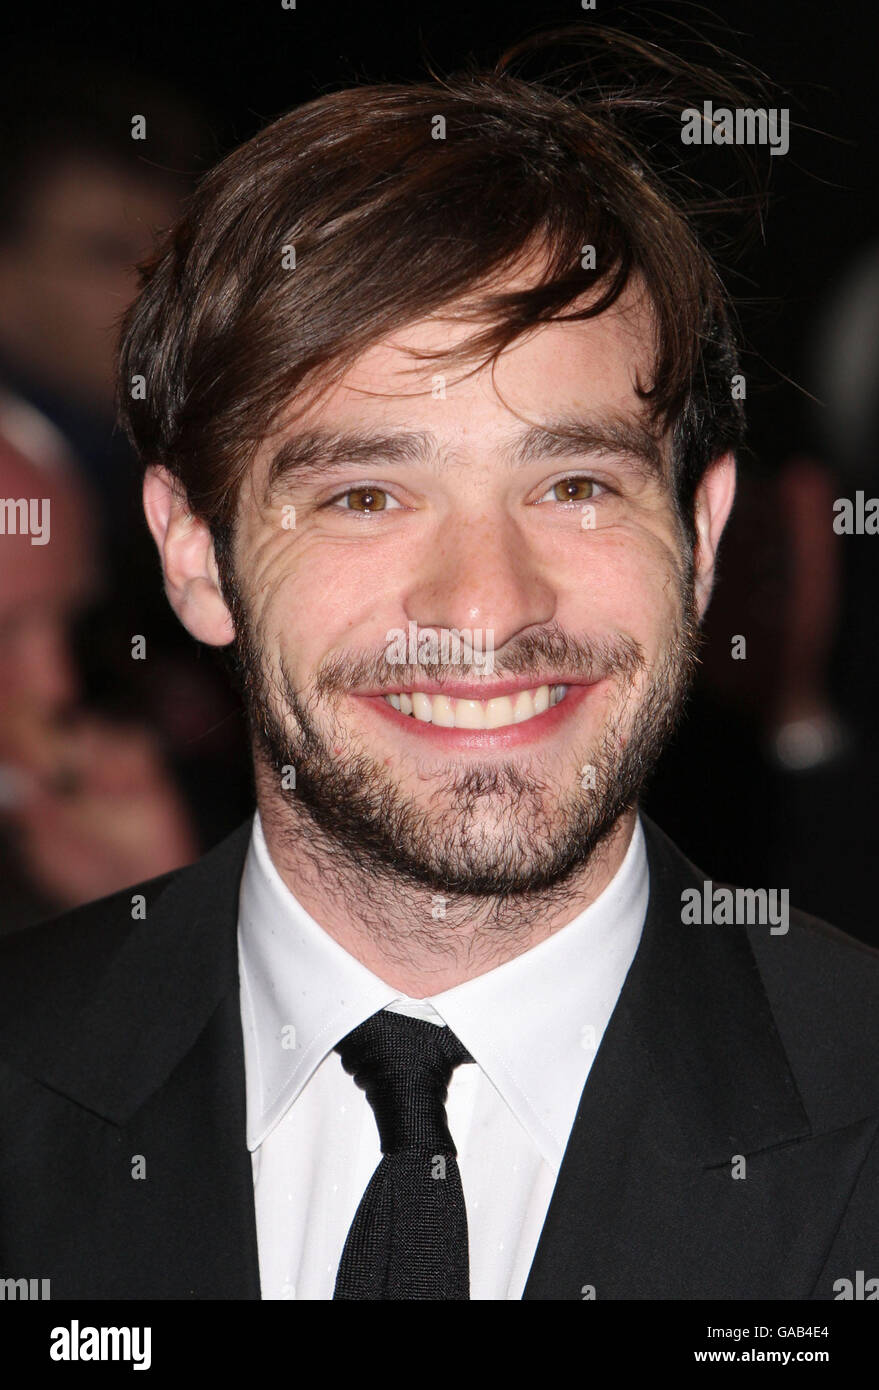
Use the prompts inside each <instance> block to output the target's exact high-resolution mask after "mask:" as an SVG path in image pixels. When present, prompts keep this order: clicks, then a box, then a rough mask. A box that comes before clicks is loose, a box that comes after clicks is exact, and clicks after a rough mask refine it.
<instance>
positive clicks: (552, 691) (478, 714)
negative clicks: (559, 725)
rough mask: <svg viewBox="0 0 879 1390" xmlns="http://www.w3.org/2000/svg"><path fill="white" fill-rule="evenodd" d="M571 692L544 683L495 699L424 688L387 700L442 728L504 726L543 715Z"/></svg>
mask: <svg viewBox="0 0 879 1390" xmlns="http://www.w3.org/2000/svg"><path fill="white" fill-rule="evenodd" d="M567 693H568V687H567V686H566V685H552V686H549V685H540V686H537V687H536V688H535V689H534V690H520V691H518V693H517V694H516V695H515V696H512V695H496V696H495V697H494V699H491V700H454V699H452V698H451V697H450V696H448V695H426V694H425V693H424V691H423V690H414V691H412V693H411V694H409V693H407V692H406V691H404V690H401V691H400V693H399V694H394V695H386V696H385V699H386V700H387V701H388V703H389V704H391V705H393V707H394V709H396V710H399V711H400V713H401V714H408V715H411V716H412V717H413V718H415V719H418V720H420V721H421V723H422V724H436V725H437V726H438V727H439V728H442V729H502V728H504V727H506V725H508V724H522V723H524V721H525V720H526V719H533V718H534V716H535V715H536V714H543V712H544V711H545V710H548V709H550V708H552V706H553V705H557V704H558V703H559V701H561V700H563V699H564V698H565V696H566V695H567Z"/></svg>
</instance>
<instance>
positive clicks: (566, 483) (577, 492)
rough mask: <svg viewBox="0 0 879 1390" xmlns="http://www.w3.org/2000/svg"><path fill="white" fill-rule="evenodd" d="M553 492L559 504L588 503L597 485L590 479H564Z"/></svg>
mask: <svg viewBox="0 0 879 1390" xmlns="http://www.w3.org/2000/svg"><path fill="white" fill-rule="evenodd" d="M552 491H553V495H554V497H555V500H556V501H557V502H588V501H589V499H590V497H592V495H593V493H594V491H595V484H594V483H593V482H592V481H591V479H589V478H563V479H562V481H561V482H560V483H556V484H555V486H554V487H553V490H552Z"/></svg>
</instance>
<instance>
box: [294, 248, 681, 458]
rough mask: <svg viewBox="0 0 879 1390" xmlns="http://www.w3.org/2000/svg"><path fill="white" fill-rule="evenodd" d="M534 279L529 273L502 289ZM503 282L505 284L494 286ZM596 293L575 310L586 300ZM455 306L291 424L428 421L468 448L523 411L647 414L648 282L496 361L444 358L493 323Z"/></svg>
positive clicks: (388, 344)
mask: <svg viewBox="0 0 879 1390" xmlns="http://www.w3.org/2000/svg"><path fill="white" fill-rule="evenodd" d="M527 283H529V281H528V278H527V275H523V274H521V273H520V275H518V276H511V277H509V278H508V279H505V280H500V281H498V282H497V285H496V288H497V289H498V290H512V289H517V288H520V287H522V286H523V285H524V284H527ZM493 288H495V287H493ZM588 303H589V300H588V299H584V300H582V301H579V302H575V303H574V304H572V305H571V306H570V307H569V309H568V310H567V312H572V311H576V310H577V309H580V308H583V307H586V306H587V305H588ZM463 307H464V306H462V305H452V306H449V307H447V308H444V309H442V310H439V311H437V313H435V314H432V315H431V316H429V317H427V318H425V319H422V320H419V321H418V322H416V323H412V324H410V325H408V326H407V327H406V328H404V329H400V330H398V331H397V332H396V333H393V334H391V335H389V336H388V337H386V338H384V339H382V340H381V341H379V342H376V343H374V344H373V345H371V346H370V347H369V348H367V349H366V350H365V351H364V352H363V353H362V354H361V355H360V357H358V358H357V360H356V361H355V362H354V363H353V365H352V366H351V367H349V369H348V370H347V371H346V372H345V374H344V376H342V377H341V379H340V380H338V381H337V382H336V383H335V384H334V385H332V386H331V387H330V388H328V389H326V390H325V391H324V392H323V393H322V394H321V395H320V396H319V397H318V398H317V399H316V400H315V401H314V403H313V404H311V405H310V406H309V407H308V408H307V409H305V410H303V409H302V408H301V407H299V408H297V409H296V412H295V416H294V423H293V424H292V425H290V427H289V431H286V430H285V429H284V427H283V426H282V431H281V432H282V434H283V433H286V432H291V431H293V432H298V431H300V430H302V429H304V428H307V427H308V426H311V425H326V426H332V427H334V428H344V427H346V426H352V427H355V426H358V425H359V426H363V425H378V424H382V425H390V426H393V425H395V424H400V425H402V424H404V423H406V424H410V425H411V424H416V423H417V424H418V425H420V426H422V427H423V428H425V429H430V430H432V431H434V432H435V433H436V434H437V435H438V436H442V437H443V438H444V439H445V440H446V442H447V443H448V444H450V445H451V444H452V443H453V442H455V441H456V442H457V443H459V444H460V445H461V446H462V447H465V446H466V444H467V441H468V439H473V438H477V437H478V438H479V439H480V440H481V442H483V443H484V442H485V440H486V435H487V434H488V433H489V432H491V433H498V434H509V433H511V431H512V428H513V426H516V425H517V424H518V423H520V420H519V419H517V416H519V417H525V418H526V419H529V420H535V421H536V420H540V419H541V418H542V417H545V416H548V415H564V414H571V415H573V414H575V413H576V414H578V415H581V416H582V415H583V414H591V413H594V414H595V415H596V416H598V415H602V416H606V417H607V416H613V417H616V418H620V419H626V418H630V419H632V420H633V421H641V420H643V418H644V414H645V411H644V405H643V402H642V401H641V400H640V398H639V397H638V395H637V392H636V386H637V385H639V384H640V385H641V386H642V387H645V386H649V385H650V384H651V369H652V364H653V359H654V353H655V337H654V334H655V319H654V315H653V311H652V308H651V305H650V302H649V299H648V297H647V295H646V292H645V291H644V288H643V285H642V284H641V283H640V282H639V281H638V280H637V279H634V278H633V279H632V280H631V281H630V282H629V284H628V285H627V286H626V289H625V290H624V291H623V293H622V295H621V296H620V298H619V300H618V301H617V303H616V304H615V305H613V306H612V307H611V308H610V309H608V310H606V311H605V312H604V313H603V314H601V315H599V316H598V317H596V318H594V319H586V320H581V321H578V322H573V323H570V322H569V323H559V322H551V323H547V324H543V325H540V326H539V327H538V328H536V329H533V330H531V331H530V332H529V333H527V334H526V335H523V336H522V337H521V338H518V339H516V340H515V341H514V342H513V343H512V344H511V345H510V346H509V347H508V348H506V349H505V350H504V352H503V353H502V354H501V355H500V357H499V359H498V361H497V362H496V363H495V364H494V367H493V368H492V366H491V364H487V365H479V364H476V363H473V362H471V363H469V364H465V365H463V366H462V365H460V364H458V365H456V366H450V365H449V364H448V363H446V362H444V361H443V360H442V358H441V357H440V356H439V354H440V353H442V352H444V351H447V350H448V349H450V348H453V347H457V346H458V345H460V344H462V343H463V342H464V341H465V340H466V339H468V338H470V337H472V336H473V335H474V334H475V333H477V332H479V331H481V330H482V329H483V328H484V327H485V326H486V324H485V321H484V320H473V319H472V318H471V319H470V320H469V321H467V322H461V321H460V320H459V319H456V318H455V315H456V314H459V313H460V312H461V310H462V308H463Z"/></svg>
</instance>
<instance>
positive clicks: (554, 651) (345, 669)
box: [312, 625, 646, 699]
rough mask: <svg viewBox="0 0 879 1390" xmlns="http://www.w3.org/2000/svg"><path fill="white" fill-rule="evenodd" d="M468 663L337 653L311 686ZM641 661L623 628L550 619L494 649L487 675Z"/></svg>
mask: <svg viewBox="0 0 879 1390" xmlns="http://www.w3.org/2000/svg"><path fill="white" fill-rule="evenodd" d="M435 630H436V631H437V632H440V631H441V630H442V629H439V628H437V629H435ZM474 665H475V663H474ZM470 666H471V663H461V664H460V665H456V666H454V667H452V666H451V665H450V663H448V662H441V661H439V662H438V661H425V662H419V663H418V664H417V665H411V664H409V665H407V664H403V663H395V664H394V665H390V664H389V663H388V661H387V660H386V657H385V653H384V651H382V652H381V653H377V654H376V655H375V656H367V655H352V656H348V655H347V654H344V653H337V654H336V655H334V656H332V657H330V658H328V659H327V660H326V661H324V662H323V663H322V664H321V666H320V667H319V668H318V670H317V672H316V673H315V676H314V679H313V682H312V688H313V691H314V693H315V695H316V696H317V697H318V698H319V699H322V698H325V697H328V696H333V695H341V694H344V693H345V692H346V691H348V690H352V689H357V688H360V687H362V686H368V687H380V686H382V685H384V684H386V683H388V682H389V680H390V678H391V676H393V683H394V684H396V685H401V684H402V685H405V684H407V683H412V684H414V683H415V682H416V681H417V680H425V679H426V680H430V681H435V682H437V684H441V683H442V680H443V677H444V676H448V675H449V673H450V671H460V670H461V669H468V670H469V669H470ZM645 666H646V658H645V655H644V649H643V647H642V646H641V644H640V642H637V641H636V640H635V639H634V638H633V637H629V636H626V635H624V634H622V633H618V634H615V635H613V636H611V637H597V638H589V637H573V636H572V635H571V634H570V633H566V632H564V631H563V630H562V629H561V628H560V627H558V626H557V625H553V626H550V627H547V628H543V629H541V630H540V631H539V632H534V633H523V634H522V635H521V636H520V637H517V638H515V639H514V640H513V641H512V642H510V643H509V644H508V646H507V647H506V648H505V649H504V650H503V651H501V652H498V651H497V650H495V652H494V658H493V664H492V679H493V680H494V681H498V680H499V679H502V678H503V677H505V676H530V675H533V676H535V678H537V677H538V676H542V675H544V673H547V672H551V673H552V676H553V679H554V680H556V681H558V682H559V683H563V684H578V683H581V684H589V683H591V682H593V681H596V680H601V679H603V678H605V677H607V676H610V675H619V676H622V677H624V678H631V677H633V676H634V675H635V674H636V673H637V672H638V671H639V670H641V669H643V668H644V667H645Z"/></svg>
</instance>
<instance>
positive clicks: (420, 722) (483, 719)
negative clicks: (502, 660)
mask: <svg viewBox="0 0 879 1390" xmlns="http://www.w3.org/2000/svg"><path fill="white" fill-rule="evenodd" d="M601 684H603V680H597V681H593V682H591V683H590V684H588V685H574V684H570V683H569V684H562V683H561V682H554V683H549V682H545V683H543V684H540V685H534V686H521V685H518V684H517V683H515V682H509V683H507V685H506V686H503V685H501V684H500V683H498V685H497V686H496V687H495V689H494V693H492V694H491V695H488V696H486V695H478V694H477V693H476V690H478V689H479V687H478V686H476V687H474V686H468V687H466V688H464V689H463V690H461V688H460V687H458V688H457V689H458V693H453V694H450V693H448V692H449V691H450V690H454V689H455V687H450V686H446V687H445V688H443V689H440V688H439V687H437V688H435V689H433V690H423V689H422V690H412V689H408V690H396V691H374V692H357V698H359V699H361V700H363V702H364V703H365V704H367V705H369V706H372V708H373V709H374V710H375V712H376V713H377V714H378V715H379V716H381V717H382V718H384V719H385V720H386V721H390V722H391V723H392V724H393V725H394V726H396V728H398V729H399V730H400V731H401V732H407V733H410V734H414V735H415V736H416V737H417V738H418V739H419V740H427V742H429V743H432V744H434V745H436V746H437V747H443V748H447V749H452V748H457V749H466V748H473V749H477V750H485V749H488V748H511V747H515V746H518V745H519V744H522V743H528V742H531V741H532V740H533V739H536V738H540V737H543V736H544V735H545V734H548V733H550V732H552V730H553V729H555V728H556V727H557V726H559V725H561V724H562V723H563V722H564V721H566V720H567V719H568V718H569V717H570V716H571V715H572V714H573V713H574V711H575V710H576V708H577V707H578V706H579V705H580V704H581V703H582V701H583V700H584V699H585V698H586V697H587V696H588V695H589V694H590V693H591V692H592V691H593V690H595V688H596V687H597V686H599V685H601ZM482 688H483V689H484V686H483V687H482Z"/></svg>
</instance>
